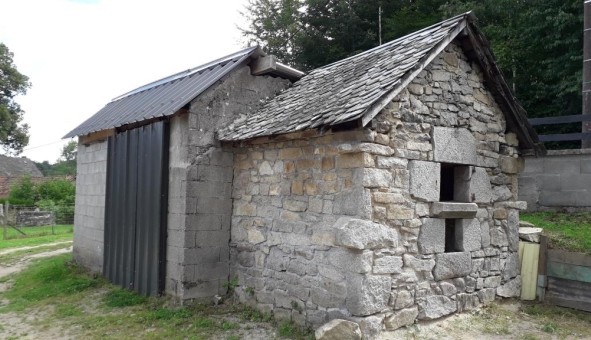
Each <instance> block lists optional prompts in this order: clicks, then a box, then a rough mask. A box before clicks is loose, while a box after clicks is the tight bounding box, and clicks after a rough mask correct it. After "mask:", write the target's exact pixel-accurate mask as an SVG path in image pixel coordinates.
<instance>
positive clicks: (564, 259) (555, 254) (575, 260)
mask: <svg viewBox="0 0 591 340" xmlns="http://www.w3.org/2000/svg"><path fill="white" fill-rule="evenodd" d="M548 261H552V262H560V263H567V264H574V265H577V266H585V267H591V255H587V254H585V253H574V252H570V251H564V250H553V249H549V250H548Z"/></svg>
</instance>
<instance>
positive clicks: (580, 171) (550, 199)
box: [519, 149, 591, 211]
mask: <svg viewBox="0 0 591 340" xmlns="http://www.w3.org/2000/svg"><path fill="white" fill-rule="evenodd" d="M519 199H520V200H523V201H527V203H528V210H529V211H546V210H561V209H567V210H581V211H591V149H577V150H550V151H548V154H547V155H546V156H544V157H537V158H536V157H526V158H525V169H524V171H523V173H521V174H520V176H519Z"/></svg>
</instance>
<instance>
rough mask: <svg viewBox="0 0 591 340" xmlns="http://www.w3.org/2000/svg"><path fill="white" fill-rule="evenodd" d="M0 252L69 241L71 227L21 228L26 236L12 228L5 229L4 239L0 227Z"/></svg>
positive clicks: (71, 231)
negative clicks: (5, 235)
mask: <svg viewBox="0 0 591 340" xmlns="http://www.w3.org/2000/svg"><path fill="white" fill-rule="evenodd" d="M0 229H2V230H0V237H1V239H0V250H1V249H7V248H16V247H25V246H38V245H42V244H46V243H53V242H59V241H71V240H72V238H73V235H74V234H73V229H74V226H72V225H56V226H54V227H53V232H54V233H55V234H52V228H51V226H42V227H25V228H21V230H23V232H24V233H25V234H27V235H26V236H23V235H21V234H20V233H19V232H17V231H16V230H14V229H13V228H8V229H7V237H6V239H4V231H3V227H0Z"/></svg>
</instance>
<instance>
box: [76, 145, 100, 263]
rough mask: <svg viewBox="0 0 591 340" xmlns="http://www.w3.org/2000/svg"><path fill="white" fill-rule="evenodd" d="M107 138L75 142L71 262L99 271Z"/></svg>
mask: <svg viewBox="0 0 591 340" xmlns="http://www.w3.org/2000/svg"><path fill="white" fill-rule="evenodd" d="M107 144H108V143H107V141H102V142H97V143H93V144H90V145H84V144H80V143H79V144H78V154H77V169H76V172H77V174H76V208H75V212H74V250H73V254H74V261H76V262H77V263H79V264H81V265H82V266H84V267H86V268H88V269H90V270H91V271H93V272H97V273H102V270H103V249H104V221H105V193H106V183H107V149H108V147H107V146H108V145H107Z"/></svg>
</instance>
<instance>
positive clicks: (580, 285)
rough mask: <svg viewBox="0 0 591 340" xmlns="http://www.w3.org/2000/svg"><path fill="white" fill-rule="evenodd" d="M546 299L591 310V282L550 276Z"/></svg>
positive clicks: (557, 303)
mask: <svg viewBox="0 0 591 340" xmlns="http://www.w3.org/2000/svg"><path fill="white" fill-rule="evenodd" d="M546 301H547V302H550V303H553V304H555V305H558V306H563V307H569V308H575V309H579V310H584V311H589V312H591V284H589V283H586V282H578V281H572V280H564V279H557V278H552V277H549V278H548V291H547V293H546Z"/></svg>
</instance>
